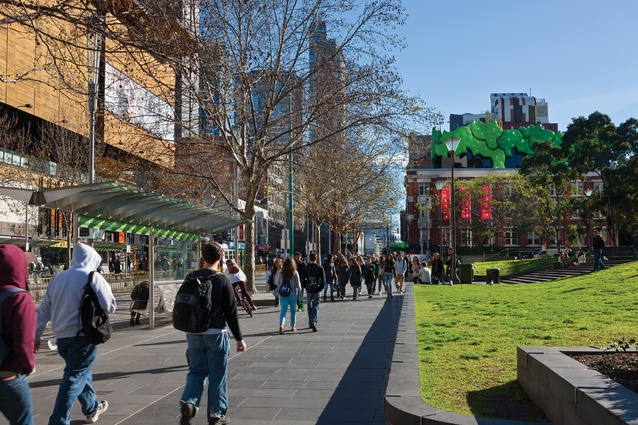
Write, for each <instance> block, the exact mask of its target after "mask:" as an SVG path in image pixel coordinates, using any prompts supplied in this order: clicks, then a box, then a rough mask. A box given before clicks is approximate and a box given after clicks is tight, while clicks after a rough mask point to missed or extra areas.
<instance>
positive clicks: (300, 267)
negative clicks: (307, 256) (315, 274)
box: [295, 251, 306, 311]
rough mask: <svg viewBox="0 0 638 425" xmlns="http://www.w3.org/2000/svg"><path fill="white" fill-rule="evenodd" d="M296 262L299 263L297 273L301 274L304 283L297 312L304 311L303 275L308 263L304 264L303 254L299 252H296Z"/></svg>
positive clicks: (300, 277)
mask: <svg viewBox="0 0 638 425" xmlns="http://www.w3.org/2000/svg"><path fill="white" fill-rule="evenodd" d="M295 262H296V263H297V273H299V279H301V282H302V285H301V293H300V294H299V297H298V298H297V311H303V309H304V305H303V297H304V292H305V288H304V286H303V274H304V270H305V269H306V263H304V261H303V257H302V256H301V252H299V251H296V252H295Z"/></svg>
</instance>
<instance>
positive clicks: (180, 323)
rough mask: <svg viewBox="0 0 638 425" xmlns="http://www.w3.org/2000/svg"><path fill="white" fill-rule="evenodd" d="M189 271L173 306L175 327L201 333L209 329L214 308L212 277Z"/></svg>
mask: <svg viewBox="0 0 638 425" xmlns="http://www.w3.org/2000/svg"><path fill="white" fill-rule="evenodd" d="M214 275H215V272H213V273H212V274H211V275H209V276H206V277H202V276H197V275H196V274H195V272H191V273H189V274H188V275H187V276H186V278H185V279H184V282H183V283H182V285H181V286H180V287H179V290H178V291H177V295H176V296H175V305H174V306H173V327H174V328H175V329H177V330H179V331H183V332H190V333H200V332H204V331H206V330H208V328H209V325H210V318H211V311H212V308H213V301H212V292H213V283H212V281H211V278H212V277H213V276H214Z"/></svg>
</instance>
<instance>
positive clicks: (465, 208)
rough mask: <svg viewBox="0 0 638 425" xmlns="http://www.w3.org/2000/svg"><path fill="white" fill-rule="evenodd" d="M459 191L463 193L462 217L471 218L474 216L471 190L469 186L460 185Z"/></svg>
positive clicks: (463, 218)
mask: <svg viewBox="0 0 638 425" xmlns="http://www.w3.org/2000/svg"><path fill="white" fill-rule="evenodd" d="M459 193H460V194H461V197H462V200H461V219H462V220H469V219H471V218H472V197H471V196H470V190H469V189H468V188H467V186H461V187H459Z"/></svg>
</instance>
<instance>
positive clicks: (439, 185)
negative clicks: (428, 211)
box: [434, 180, 445, 255]
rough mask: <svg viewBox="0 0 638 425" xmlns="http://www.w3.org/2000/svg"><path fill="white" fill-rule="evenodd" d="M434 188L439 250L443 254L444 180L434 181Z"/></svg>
mask: <svg viewBox="0 0 638 425" xmlns="http://www.w3.org/2000/svg"><path fill="white" fill-rule="evenodd" d="M434 185H435V186H436V190H438V191H439V251H441V252H440V254H441V255H443V202H442V201H443V192H442V191H443V188H444V187H445V181H443V180H439V181H437V182H434Z"/></svg>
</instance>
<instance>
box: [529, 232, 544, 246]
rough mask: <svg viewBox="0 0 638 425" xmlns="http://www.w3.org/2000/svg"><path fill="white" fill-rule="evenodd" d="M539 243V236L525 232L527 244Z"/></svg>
mask: <svg viewBox="0 0 638 425" xmlns="http://www.w3.org/2000/svg"><path fill="white" fill-rule="evenodd" d="M540 244H541V238H540V236H538V235H537V234H535V233H528V234H527V245H540Z"/></svg>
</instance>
